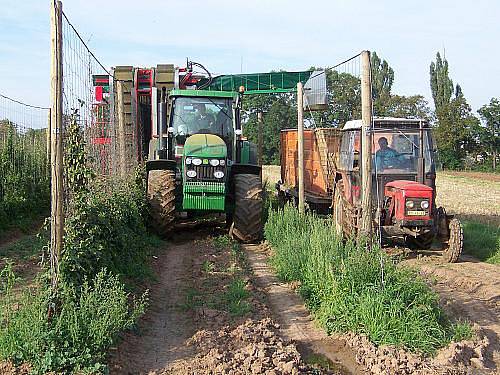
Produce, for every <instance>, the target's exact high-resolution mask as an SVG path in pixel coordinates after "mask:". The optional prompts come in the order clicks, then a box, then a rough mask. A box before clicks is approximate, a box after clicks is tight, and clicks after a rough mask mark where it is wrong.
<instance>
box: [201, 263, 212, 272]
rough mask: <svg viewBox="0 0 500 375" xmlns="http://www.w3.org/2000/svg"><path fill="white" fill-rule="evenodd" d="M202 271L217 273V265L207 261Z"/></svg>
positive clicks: (202, 266)
mask: <svg viewBox="0 0 500 375" xmlns="http://www.w3.org/2000/svg"><path fill="white" fill-rule="evenodd" d="M201 269H202V270H203V272H206V273H212V272H214V271H215V264H213V263H212V262H209V261H208V260H206V261H204V262H203V264H202V265H201Z"/></svg>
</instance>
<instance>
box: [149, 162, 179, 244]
mask: <svg viewBox="0 0 500 375" xmlns="http://www.w3.org/2000/svg"><path fill="white" fill-rule="evenodd" d="M148 203H149V224H150V226H151V228H152V229H153V230H154V231H155V232H156V233H158V234H159V235H160V236H165V235H166V234H168V232H169V231H170V230H171V229H172V222H173V221H174V218H175V173H174V171H165V170H153V171H150V172H149V174H148Z"/></svg>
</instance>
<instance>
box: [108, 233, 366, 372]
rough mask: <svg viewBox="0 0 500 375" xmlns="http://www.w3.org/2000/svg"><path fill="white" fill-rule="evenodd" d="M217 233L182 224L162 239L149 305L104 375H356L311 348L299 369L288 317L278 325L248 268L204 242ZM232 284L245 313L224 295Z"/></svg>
mask: <svg viewBox="0 0 500 375" xmlns="http://www.w3.org/2000/svg"><path fill="white" fill-rule="evenodd" d="M225 232H226V231H225V230H224V229H223V228H218V227H210V226H208V227H204V229H202V230H200V229H199V227H198V228H196V227H192V226H187V227H184V228H182V229H180V231H179V233H178V234H177V235H176V236H174V237H173V238H172V239H170V240H169V241H168V243H167V244H166V246H165V250H164V251H163V252H162V253H161V254H160V255H158V258H157V259H156V260H155V262H154V270H155V273H156V274H157V278H158V279H157V281H156V282H155V283H153V284H151V285H149V286H148V287H149V289H150V290H151V292H150V307H149V309H148V311H147V313H146V315H145V316H144V317H143V318H142V319H141V321H140V322H139V327H138V329H137V331H136V332H129V333H127V334H125V335H124V336H123V337H122V341H121V343H120V344H119V345H118V347H117V348H115V349H114V350H112V351H111V355H110V361H109V368H110V373H111V374H252V373H254V374H270V375H273V374H274V375H279V374H299V373H301V374H302V373H304V374H348V373H356V372H349V371H344V370H343V368H342V367H341V366H339V365H338V364H336V365H333V364H332V363H331V362H330V363H326V362H327V361H323V360H321V359H318V358H317V357H315V356H314V355H315V353H314V352H313V351H312V349H311V348H309V349H308V352H307V361H308V362H307V363H306V360H305V359H306V358H305V357H304V356H302V355H301V354H302V353H303V351H302V350H300V352H299V351H298V350H297V346H296V345H295V342H294V341H293V340H294V337H291V336H290V335H289V334H288V330H289V328H288V326H286V327H281V325H280V323H281V322H286V320H287V319H288V318H289V316H288V315H285V316H284V317H285V319H282V318H283V317H281V316H277V315H275V313H274V310H272V309H270V308H269V307H268V305H269V301H268V295H267V293H266V292H265V290H264V289H262V288H260V286H259V285H257V284H258V283H255V282H254V276H253V274H252V272H251V271H250V268H248V263H247V262H246V261H245V260H244V259H243V258H240V260H239V261H238V260H236V261H235V259H236V258H235V257H236V256H235V255H234V250H233V251H232V250H231V246H230V245H228V246H226V248H224V249H221V248H220V246H219V247H217V246H215V245H214V241H213V240H212V239H210V237H211V236H212V237H213V236H216V235H220V234H223V233H225ZM207 238H208V239H207ZM240 256H242V257H244V255H243V252H241V255H240ZM242 259H243V260H242ZM234 269H236V271H234ZM236 279H238V280H243V281H244V283H245V285H246V286H245V289H246V290H247V292H248V294H249V297H245V300H243V301H242V302H241V305H238V306H243V307H245V306H246V305H245V304H247V305H248V307H249V309H248V312H243V313H242V314H236V315H234V314H233V313H232V312H231V309H230V308H228V304H229V302H227V300H226V297H224V296H225V295H227V293H228V288H229V285H230V284H231V281H234V280H236ZM302 308H303V306H302ZM285 314H286V313H285ZM298 344H299V345H300V343H298ZM317 345H319V343H317ZM324 346H325V349H324V350H327V349H326V348H327V346H326V344H325V345H324ZM317 348H318V346H316V347H314V348H313V349H314V350H315V349H317ZM330 349H331V348H330ZM324 350H323V351H324ZM319 352H321V350H320V351H319ZM352 360H354V359H352ZM323 362H325V363H323Z"/></svg>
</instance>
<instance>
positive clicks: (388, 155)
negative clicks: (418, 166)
mask: <svg viewBox="0 0 500 375" xmlns="http://www.w3.org/2000/svg"><path fill="white" fill-rule="evenodd" d="M388 144H389V143H388V142H387V138H386V137H380V138H379V140H378V145H379V149H378V151H377V153H376V154H375V158H376V166H377V170H379V171H383V170H384V169H385V168H391V167H395V166H396V165H397V164H399V158H400V156H401V154H400V153H399V152H397V151H396V150H394V149H392V148H390V147H389V146H388Z"/></svg>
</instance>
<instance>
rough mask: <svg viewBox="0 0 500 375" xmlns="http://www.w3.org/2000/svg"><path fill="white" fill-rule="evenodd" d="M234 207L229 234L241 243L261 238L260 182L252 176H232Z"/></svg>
mask: <svg viewBox="0 0 500 375" xmlns="http://www.w3.org/2000/svg"><path fill="white" fill-rule="evenodd" d="M234 195H235V207H234V214H233V224H232V225H231V230H230V234H231V236H232V237H233V238H235V239H237V240H239V241H241V242H247V243H248V242H257V241H259V240H260V239H261V238H262V229H263V223H262V207H263V202H262V181H261V178H260V176H258V175H253V174H237V175H235V176H234Z"/></svg>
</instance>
